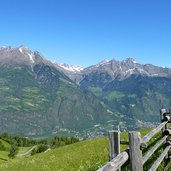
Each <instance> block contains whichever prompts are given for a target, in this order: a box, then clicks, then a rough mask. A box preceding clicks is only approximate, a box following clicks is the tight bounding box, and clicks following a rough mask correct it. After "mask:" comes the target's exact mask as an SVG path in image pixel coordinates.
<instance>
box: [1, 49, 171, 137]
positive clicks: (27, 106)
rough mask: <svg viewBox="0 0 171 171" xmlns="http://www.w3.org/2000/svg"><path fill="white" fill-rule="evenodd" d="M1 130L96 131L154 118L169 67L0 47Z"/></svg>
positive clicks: (166, 91)
mask: <svg viewBox="0 0 171 171" xmlns="http://www.w3.org/2000/svg"><path fill="white" fill-rule="evenodd" d="M0 71H1V72H0V97H1V98H0V130H1V132H4V131H8V132H9V133H11V134H17V135H24V136H32V137H34V136H36V137H37V136H46V137H47V136H48V137H50V136H52V135H54V134H63V135H64V134H66V135H68V134H74V135H78V136H80V135H87V136H97V135H102V134H103V133H105V132H107V131H108V130H109V129H116V128H117V126H118V125H119V126H120V128H121V129H122V130H127V129H129V130H132V129H137V128H141V127H147V126H148V127H150V126H153V125H154V124H156V123H157V122H159V109H160V108H162V107H164V108H169V107H170V106H171V99H170V94H171V69H170V68H166V67H158V66H154V65H151V64H140V63H138V62H137V61H136V60H134V59H132V58H127V59H126V60H124V61H116V60H115V59H113V60H110V61H108V60H104V61H102V62H100V63H99V64H97V65H92V66H90V67H87V68H83V67H80V66H72V65H68V64H58V63H55V62H52V61H50V60H47V59H46V58H45V57H44V56H43V55H42V54H41V53H39V52H37V51H31V50H30V49H28V48H27V47H24V46H20V47H17V48H14V47H10V46H7V47H0Z"/></svg>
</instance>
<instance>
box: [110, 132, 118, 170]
mask: <svg viewBox="0 0 171 171" xmlns="http://www.w3.org/2000/svg"><path fill="white" fill-rule="evenodd" d="M119 153H120V131H119V130H118V131H109V161H111V160H112V159H113V158H114V157H116V156H117V155H118V154H119ZM120 170H121V169H120V168H119V169H118V170H117V171H120Z"/></svg>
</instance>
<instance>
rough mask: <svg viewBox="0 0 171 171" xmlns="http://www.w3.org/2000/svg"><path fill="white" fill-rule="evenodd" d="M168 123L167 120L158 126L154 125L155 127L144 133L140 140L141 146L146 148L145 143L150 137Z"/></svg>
mask: <svg viewBox="0 0 171 171" xmlns="http://www.w3.org/2000/svg"><path fill="white" fill-rule="evenodd" d="M167 123H168V121H165V122H163V123H161V124H160V125H159V126H158V127H156V128H155V129H153V130H152V131H150V132H149V133H148V134H147V135H145V136H144V137H143V138H142V140H141V147H143V148H146V147H147V143H148V142H149V141H150V139H151V138H152V137H153V136H154V135H155V134H157V133H158V132H160V131H161V130H162V128H164V127H165V125H166V124H167Z"/></svg>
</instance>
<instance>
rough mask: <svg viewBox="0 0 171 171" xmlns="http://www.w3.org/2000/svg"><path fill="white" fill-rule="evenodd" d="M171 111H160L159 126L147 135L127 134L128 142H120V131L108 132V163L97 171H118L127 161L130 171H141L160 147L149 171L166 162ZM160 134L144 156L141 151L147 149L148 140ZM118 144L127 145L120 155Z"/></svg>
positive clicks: (170, 141)
mask: <svg viewBox="0 0 171 171" xmlns="http://www.w3.org/2000/svg"><path fill="white" fill-rule="evenodd" d="M170 115H171V110H169V112H167V111H166V109H161V110H160V119H161V124H160V125H159V126H157V127H156V128H155V129H153V130H152V131H150V132H149V133H148V134H147V135H145V136H144V137H143V138H141V135H140V133H139V132H136V131H132V132H129V142H126V141H121V140H120V131H110V132H109V162H107V163H106V164H105V165H104V166H103V167H102V168H100V169H98V171H120V170H121V167H122V166H123V165H124V164H125V163H126V162H127V161H129V163H130V170H131V171H143V166H144V164H145V163H146V162H147V161H148V160H149V159H150V157H151V156H152V155H153V154H155V152H156V151H157V150H158V149H159V148H160V147H162V148H163V152H161V154H160V156H159V157H158V158H157V160H156V161H154V163H153V164H152V166H151V168H150V169H149V171H156V170H157V168H158V167H159V166H160V164H161V162H162V161H168V160H169V159H170V157H169V156H168V153H169V150H170V148H171V140H169V139H168V137H169V136H170V135H171V128H167V127H168V123H169V122H171V116H170ZM160 131H161V132H162V136H161V138H160V139H158V140H157V141H156V142H155V145H153V147H151V148H150V150H148V151H147V152H146V153H145V154H143V152H142V151H143V150H144V149H146V148H148V146H149V142H150V140H151V139H152V138H153V137H154V136H155V135H156V134H157V133H159V132H160ZM120 144H125V145H128V148H127V149H126V150H125V151H123V152H121V153H120Z"/></svg>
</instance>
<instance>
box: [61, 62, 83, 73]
mask: <svg viewBox="0 0 171 171" xmlns="http://www.w3.org/2000/svg"><path fill="white" fill-rule="evenodd" d="M58 65H59V66H60V67H62V68H63V69H65V70H67V71H70V72H74V73H76V72H81V71H82V70H83V69H84V68H83V67H82V66H78V65H68V64H65V63H63V64H58Z"/></svg>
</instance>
